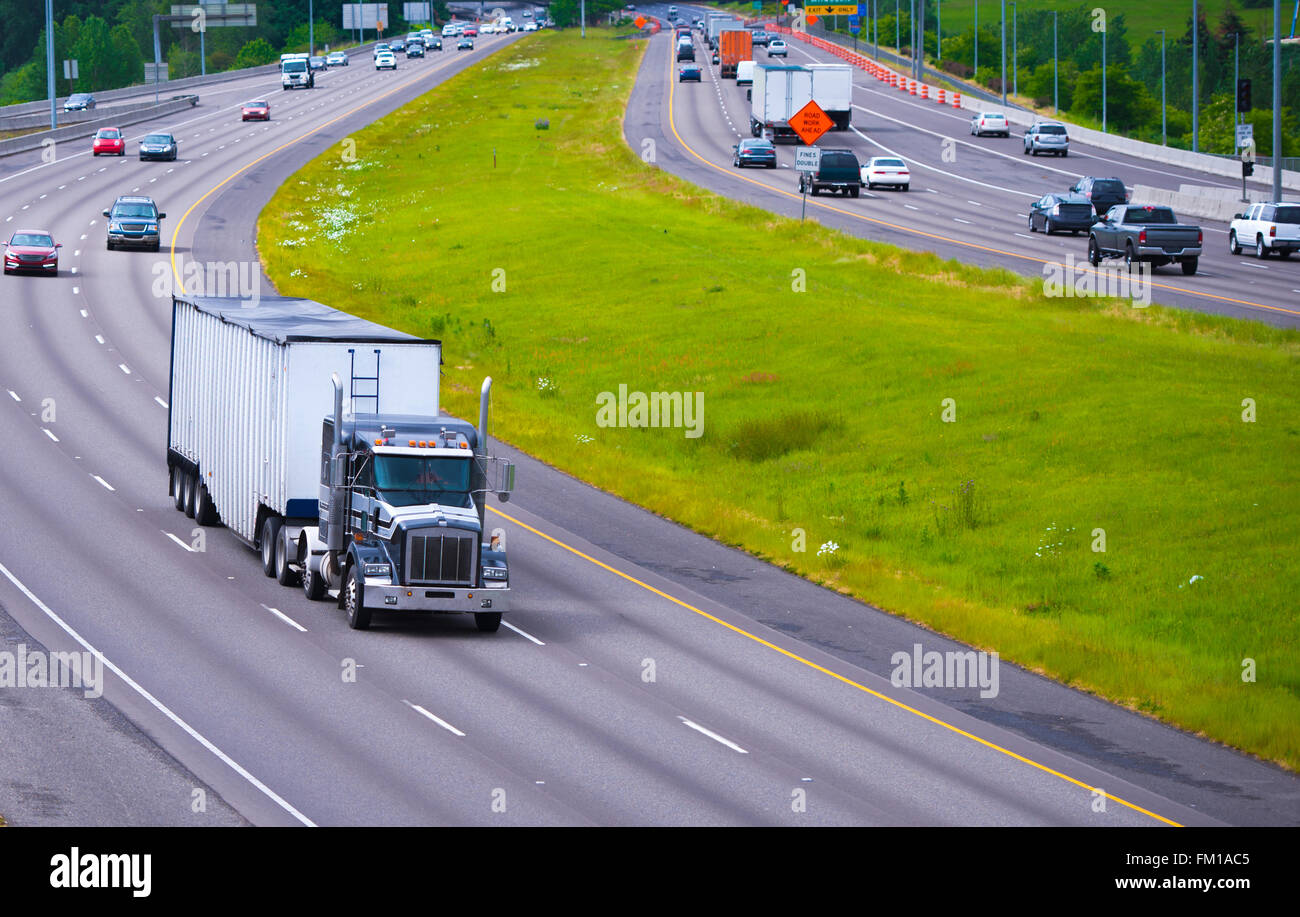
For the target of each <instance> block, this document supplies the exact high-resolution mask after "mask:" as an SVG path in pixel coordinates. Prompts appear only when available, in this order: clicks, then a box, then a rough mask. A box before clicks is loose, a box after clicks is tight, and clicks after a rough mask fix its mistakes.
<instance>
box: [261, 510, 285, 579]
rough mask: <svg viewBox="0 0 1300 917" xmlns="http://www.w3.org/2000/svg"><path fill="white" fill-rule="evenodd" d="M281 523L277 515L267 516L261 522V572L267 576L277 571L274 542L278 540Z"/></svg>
mask: <svg viewBox="0 0 1300 917" xmlns="http://www.w3.org/2000/svg"><path fill="white" fill-rule="evenodd" d="M281 525H283V523H282V522H281V521H280V517H279V516H267V517H266V519H265V520H263V522H262V572H263V573H265V574H266V575H267V576H275V575H276V573H278V572H279V566H278V564H277V563H276V561H277V557H276V548H277V547H278V545H277V544H276V542H277V541H279V540H280V526H281Z"/></svg>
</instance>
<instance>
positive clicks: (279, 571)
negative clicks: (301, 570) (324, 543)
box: [275, 528, 298, 586]
mask: <svg viewBox="0 0 1300 917" xmlns="http://www.w3.org/2000/svg"><path fill="white" fill-rule="evenodd" d="M284 536H285V531H284V529H283V528H281V529H280V533H279V534H278V535H277V536H276V545H275V581H276V582H277V583H279V584H280V585H281V586H296V585H298V572H297V571H296V570H294V569H293V568H292V567H290V566H289V551H290V550H291V549H292V547H293V546H292V545H290V544H289V543H288V541H287V540H286V538H285V537H284Z"/></svg>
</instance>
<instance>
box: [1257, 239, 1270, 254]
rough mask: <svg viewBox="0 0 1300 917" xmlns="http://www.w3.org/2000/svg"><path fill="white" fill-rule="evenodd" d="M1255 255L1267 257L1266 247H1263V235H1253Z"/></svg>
mask: <svg viewBox="0 0 1300 917" xmlns="http://www.w3.org/2000/svg"><path fill="white" fill-rule="evenodd" d="M1255 257H1256V258H1267V257H1268V249H1267V248H1265V247H1264V237H1263V236H1256V237H1255Z"/></svg>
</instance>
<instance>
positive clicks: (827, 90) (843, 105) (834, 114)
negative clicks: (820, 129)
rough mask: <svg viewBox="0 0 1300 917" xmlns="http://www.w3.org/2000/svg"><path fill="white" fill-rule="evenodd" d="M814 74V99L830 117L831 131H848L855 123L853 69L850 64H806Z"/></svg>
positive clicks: (805, 66)
mask: <svg viewBox="0 0 1300 917" xmlns="http://www.w3.org/2000/svg"><path fill="white" fill-rule="evenodd" d="M804 68H805V69H807V70H808V71H809V72H811V73H812V97H813V100H814V101H815V102H816V103H817V104H818V105H819V106H820V107H821V109H822V111H824V112H826V114H828V115H830V117H831V120H832V121H834V122H835V126H834V127H833V128H831V130H837V131H846V130H848V129H849V126H850V125H851V124H852V122H853V68H852V67H850V66H849V65H848V64H804Z"/></svg>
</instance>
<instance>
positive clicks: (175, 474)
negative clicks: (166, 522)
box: [171, 465, 185, 513]
mask: <svg viewBox="0 0 1300 917" xmlns="http://www.w3.org/2000/svg"><path fill="white" fill-rule="evenodd" d="M171 478H172V482H171V484H172V505H173V506H175V507H176V510H177V511H178V512H182V513H183V512H185V472H184V471H182V470H181V468H180V466H179V465H173V466H172V475H171Z"/></svg>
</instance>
